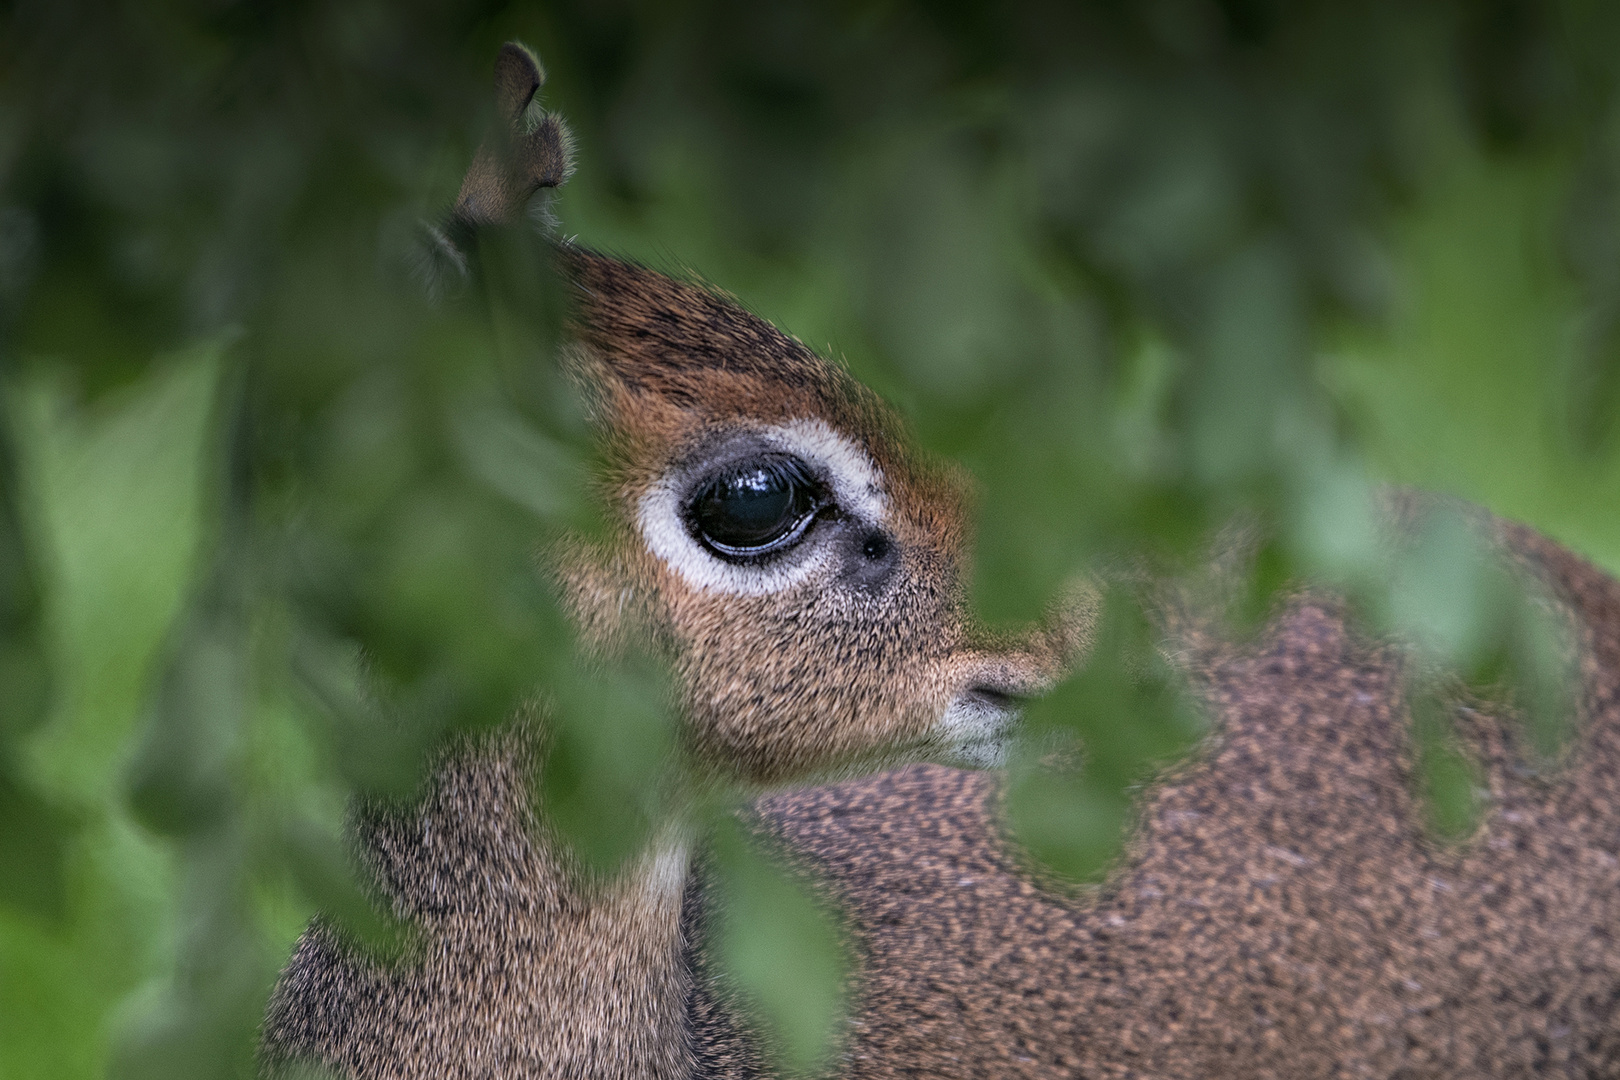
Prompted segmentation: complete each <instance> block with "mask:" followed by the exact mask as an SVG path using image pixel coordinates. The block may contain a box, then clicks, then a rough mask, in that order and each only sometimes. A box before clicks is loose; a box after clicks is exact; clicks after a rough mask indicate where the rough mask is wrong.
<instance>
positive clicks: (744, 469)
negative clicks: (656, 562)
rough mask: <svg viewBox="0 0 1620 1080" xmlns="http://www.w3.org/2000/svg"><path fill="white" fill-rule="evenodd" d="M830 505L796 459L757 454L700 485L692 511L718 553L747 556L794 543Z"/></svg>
mask: <svg viewBox="0 0 1620 1080" xmlns="http://www.w3.org/2000/svg"><path fill="white" fill-rule="evenodd" d="M826 505H827V500H826V498H825V496H824V495H823V493H822V488H821V485H820V484H818V483H817V482H816V481H815V479H814V478H812V477H811V476H810V474H809V473H808V472H807V471H806V470H805V467H804V464H803V463H802V462H800V461H799V460H798V459H797V458H791V457H784V456H772V457H763V458H753V459H751V460H749V461H746V462H743V463H742V464H740V465H737V466H735V467H733V468H730V469H727V470H726V471H725V472H723V473H721V474H720V475H718V476H716V477H715V478H714V479H712V480H710V481H709V482H708V483H707V484H705V485H703V486H702V487H701V488H699V489H698V493H697V496H696V497H695V498H694V499H693V500H692V502H691V504H690V508H689V509H688V511H687V516H688V520H689V521H690V522H691V526H692V532H693V534H694V535H695V536H696V537H697V538H698V539H699V540H700V541H702V542H703V544H704V545H705V546H707V547H708V548H709V549H710V550H711V551H713V552H714V553H715V554H717V555H723V556H725V557H727V558H732V559H748V558H753V557H754V556H758V555H765V554H769V553H770V552H773V551H780V550H782V549H783V548H786V547H790V546H791V545H792V544H794V543H795V542H796V541H797V540H798V539H799V538H800V537H801V536H803V535H804V533H805V530H807V529H809V528H810V525H811V523H812V522H814V521H815V518H816V515H817V514H818V513H820V512H821V510H822V509H824V508H825V507H826Z"/></svg>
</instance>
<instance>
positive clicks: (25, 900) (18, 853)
mask: <svg viewBox="0 0 1620 1080" xmlns="http://www.w3.org/2000/svg"><path fill="white" fill-rule="evenodd" d="M73 825H74V822H73V821H72V819H71V818H70V817H69V816H68V815H67V814H65V813H63V812H62V811H61V810H59V809H57V808H56V807H54V806H52V805H51V804H50V803H48V802H46V801H45V800H44V799H43V798H41V797H40V796H39V795H38V794H37V793H35V792H32V791H30V790H28V789H27V788H26V787H23V786H22V785H21V784H20V783H18V782H17V780H16V779H14V778H13V777H11V776H9V775H7V774H6V772H5V771H3V770H0V866H4V867H5V868H6V872H5V873H4V874H3V875H0V905H5V906H9V907H11V908H13V909H14V910H17V911H24V912H28V913H31V914H33V915H36V916H39V917H40V918H43V919H45V920H47V921H50V922H53V923H60V921H61V920H62V919H64V918H65V917H66V915H67V866H66V863H67V858H68V852H69V845H70V844H71V842H72V841H73V840H74V838H75V837H74V830H73Z"/></svg>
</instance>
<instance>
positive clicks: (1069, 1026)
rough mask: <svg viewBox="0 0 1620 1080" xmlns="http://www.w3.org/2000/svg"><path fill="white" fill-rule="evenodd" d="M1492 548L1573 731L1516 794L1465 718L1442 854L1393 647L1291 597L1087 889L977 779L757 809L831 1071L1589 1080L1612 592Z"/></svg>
mask: <svg viewBox="0 0 1620 1080" xmlns="http://www.w3.org/2000/svg"><path fill="white" fill-rule="evenodd" d="M1505 532H1506V535H1507V536H1508V537H1509V538H1510V539H1511V541H1512V542H1513V544H1514V546H1515V547H1517V548H1518V549H1519V550H1521V551H1522V552H1524V553H1526V554H1528V555H1530V556H1532V557H1533V558H1534V559H1535V560H1536V561H1537V563H1538V565H1539V566H1541V567H1542V568H1543V569H1544V570H1545V572H1546V574H1547V575H1548V577H1549V579H1550V583H1551V584H1552V585H1553V586H1554V588H1555V589H1556V591H1557V593H1558V594H1559V595H1560V597H1561V598H1562V599H1563V600H1564V601H1565V602H1566V603H1567V604H1568V606H1569V607H1570V609H1571V610H1572V612H1573V613H1574V614H1575V616H1576V617H1577V620H1578V626H1579V636H1580V639H1581V659H1580V672H1581V681H1582V687H1581V700H1582V704H1581V714H1582V715H1581V720H1582V726H1581V731H1580V734H1579V736H1578V739H1577V742H1576V744H1575V746H1574V748H1573V751H1572V754H1571V763H1570V765H1569V767H1568V769H1567V770H1566V771H1564V772H1562V773H1561V774H1559V775H1557V776H1555V777H1551V778H1541V777H1537V776H1535V775H1533V774H1532V773H1531V772H1530V771H1529V770H1528V769H1527V768H1525V762H1524V761H1522V760H1521V759H1520V757H1519V756H1518V754H1517V753H1516V751H1515V750H1514V739H1513V735H1512V728H1511V727H1510V726H1507V725H1504V724H1503V723H1502V722H1501V720H1500V719H1499V718H1498V717H1497V716H1494V715H1490V714H1487V713H1486V712H1482V711H1476V710H1473V709H1467V710H1464V712H1463V714H1462V715H1463V716H1464V717H1465V718H1466V720H1467V721H1468V726H1469V728H1470V730H1471V733H1472V736H1473V739H1474V745H1475V748H1476V751H1477V753H1478V754H1479V755H1480V758H1481V760H1482V762H1483V763H1484V765H1485V768H1486V771H1487V775H1488V777H1489V788H1490V794H1491V804H1490V811H1489V813H1488V815H1487V817H1486V819H1485V820H1484V822H1483V824H1482V825H1481V827H1480V830H1479V832H1478V834H1477V835H1475V836H1474V837H1472V838H1471V839H1470V840H1469V841H1468V842H1467V843H1466V844H1464V845H1462V846H1461V847H1460V848H1458V849H1450V848H1441V847H1437V846H1436V845H1435V844H1434V843H1433V842H1432V841H1431V839H1430V838H1429V837H1428V836H1426V834H1425V831H1424V828H1423V825H1422V820H1421V816H1420V814H1419V812H1418V807H1416V806H1415V805H1414V799H1413V796H1412V793H1411V792H1412V777H1411V769H1412V764H1411V763H1412V753H1411V746H1410V725H1409V717H1408V715H1407V711H1406V705H1405V702H1404V700H1403V696H1402V661H1401V658H1400V656H1399V654H1398V653H1396V652H1395V651H1393V650H1391V649H1389V648H1387V647H1381V646H1378V645H1376V644H1371V643H1365V642H1357V641H1356V640H1355V639H1354V638H1353V637H1352V636H1351V635H1350V634H1349V633H1348V632H1347V630H1346V627H1345V623H1344V616H1343V613H1342V612H1341V611H1339V610H1338V609H1337V608H1336V606H1335V605H1333V604H1332V603H1330V602H1326V601H1324V600H1322V599H1320V598H1310V597H1307V598H1303V599H1300V600H1298V601H1296V602H1294V603H1293V604H1291V605H1290V606H1289V607H1288V609H1287V610H1285V611H1284V612H1283V613H1282V614H1281V615H1279V616H1278V617H1277V618H1276V619H1275V620H1274V621H1273V622H1272V624H1271V626H1270V628H1269V630H1268V632H1267V634H1266V635H1265V636H1264V637H1263V639H1262V640H1261V641H1260V642H1259V643H1258V644H1257V645H1256V646H1254V647H1252V648H1235V647H1221V648H1219V649H1217V650H1215V651H1213V652H1212V653H1211V654H1209V655H1208V656H1206V657H1205V658H1204V659H1203V660H1202V661H1201V662H1200V663H1199V664H1198V667H1197V670H1196V671H1195V672H1194V673H1193V674H1194V675H1195V676H1196V678H1197V679H1198V681H1199V683H1200V684H1201V686H1202V688H1203V693H1204V695H1205V697H1206V699H1207V700H1208V702H1209V704H1210V707H1211V709H1212V711H1213V712H1214V714H1215V718H1216V721H1217V725H1218V727H1217V729H1216V734H1215V736H1214V737H1213V738H1212V740H1211V742H1210V744H1209V747H1208V749H1207V752H1206V753H1205V754H1204V755H1203V757H1202V759H1201V760H1200V761H1198V762H1197V763H1196V764H1194V765H1192V766H1190V767H1188V768H1186V769H1184V770H1181V771H1180V772H1178V773H1177V774H1176V775H1175V776H1174V777H1173V778H1172V779H1170V780H1168V781H1166V782H1164V783H1161V784H1160V785H1158V786H1156V787H1155V788H1154V789H1152V790H1151V791H1150V792H1149V793H1147V794H1146V795H1144V796H1143V799H1142V818H1141V824H1140V827H1139V829H1138V831H1137V832H1136V835H1135V837H1134V839H1133V842H1132V843H1131V845H1130V849H1129V855H1128V857H1127V859H1126V861H1125V863H1124V864H1123V865H1122V866H1121V868H1120V869H1119V870H1117V871H1116V872H1115V873H1114V874H1113V875H1112V876H1111V877H1110V878H1109V880H1108V882H1107V884H1106V885H1105V886H1104V887H1103V888H1102V889H1101V890H1100V891H1099V892H1098V893H1097V894H1096V895H1095V896H1094V897H1092V898H1089V899H1084V900H1078V901H1077V900H1066V899H1064V898H1063V897H1061V896H1059V895H1056V894H1052V893H1050V892H1043V891H1042V890H1041V889H1040V888H1038V887H1037V886H1036V885H1034V884H1033V883H1032V882H1031V880H1030V879H1029V877H1028V875H1027V874H1026V873H1023V872H1021V870H1020V866H1019V860H1018V858H1017V856H1016V854H1015V853H1014V852H1013V851H1011V850H1010V849H1009V847H1008V845H1007V843H1006V841H1005V839H1004V837H1003V832H1002V830H1001V828H1000V822H999V809H998V799H999V795H998V792H999V786H1000V781H999V779H998V777H997V775H996V774H993V773H970V772H962V771H958V770H950V769H942V768H939V767H936V766H915V767H911V768H908V769H903V770H901V771H898V772H892V773H886V774H883V775H879V776H874V777H871V778H868V779H864V780H859V781H854V782H851V783H847V784H841V785H836V786H833V787H826V788H813V789H807V790H803V791H798V792H792V793H788V794H784V795H779V796H775V797H772V798H767V799H766V800H764V801H763V802H762V803H761V804H760V808H759V809H760V812H761V814H762V815H763V819H764V821H765V822H766V823H767V824H768V826H769V828H770V829H771V830H772V831H774V832H775V833H776V835H778V836H779V837H780V838H781V839H782V840H783V841H784V842H785V843H786V844H787V845H788V847H789V848H790V850H791V851H793V852H794V853H795V854H796V856H797V857H799V858H808V859H810V860H812V861H813V862H814V863H815V864H816V865H817V866H818V867H819V868H820V872H821V874H822V875H823V878H824V880H825V881H826V882H827V883H828V886H829V888H830V889H831V890H832V891H833V893H834V894H835V895H836V896H837V897H838V899H839V901H840V902H841V903H842V905H843V906H844V908H845V910H846V911H847V912H848V914H849V915H850V917H851V919H852V921H853V925H854V932H855V934H856V936H857V938H858V940H859V942H860V945H861V955H862V957H863V963H862V968H861V977H860V982H861V987H862V994H861V1002H860V1004H859V1005H858V1006H857V1008H856V1012H855V1015H854V1018H853V1020H852V1025H851V1029H850V1033H849V1044H848V1046H847V1047H846V1048H844V1051H843V1055H842V1062H843V1068H842V1069H841V1070H840V1072H841V1074H842V1075H847V1076H852V1077H891V1076H893V1077H897V1076H915V1075H929V1076H960V1077H978V1076H1025V1077H1059V1076H1128V1075H1141V1076H1156V1077H1289V1078H1299V1077H1318V1076H1320V1077H1329V1076H1377V1077H1417V1076H1424V1077H1474V1076H1485V1075H1488V1076H1547V1075H1560V1076H1609V1075H1614V1073H1615V1071H1616V1070H1617V1069H1620V1028H1617V1026H1616V1019H1617V1016H1616V1009H1617V1005H1620V942H1617V941H1616V940H1615V931H1616V930H1617V929H1620V857H1617V856H1620V701H1617V695H1620V585H1617V584H1616V582H1615V581H1614V580H1613V579H1611V578H1609V577H1608V576H1606V575H1604V574H1602V573H1601V572H1599V571H1597V570H1595V569H1594V568H1592V567H1591V566H1589V565H1587V564H1586V563H1584V562H1582V561H1581V560H1579V559H1577V558H1575V557H1574V556H1571V555H1570V554H1569V553H1568V552H1565V551H1564V550H1562V549H1561V548H1559V547H1557V546H1556V545H1554V544H1552V543H1550V542H1549V541H1547V540H1545V539H1543V538H1541V537H1538V536H1536V535H1535V534H1534V533H1532V532H1530V531H1529V530H1527V529H1524V528H1522V527H1517V526H1508V527H1506V528H1505Z"/></svg>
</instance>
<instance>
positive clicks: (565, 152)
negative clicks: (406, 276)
mask: <svg viewBox="0 0 1620 1080" xmlns="http://www.w3.org/2000/svg"><path fill="white" fill-rule="evenodd" d="M545 82H546V72H545V69H544V68H542V67H541V66H540V61H539V60H538V59H536V58H535V55H534V53H532V52H530V51H529V49H528V48H527V47H526V46H524V45H522V44H520V43H518V42H516V41H508V42H507V43H506V44H505V45H502V46H501V50H500V52H499V53H498V54H497V55H496V57H495V109H496V113H497V116H498V119H499V125H498V127H497V129H496V130H495V131H494V132H492V133H491V134H490V136H489V137H488V138H486V139H485V140H484V141H483V143H482V144H480V146H479V147H478V153H477V154H476V155H474V157H473V162H472V165H471V167H470V168H468V170H467V173H466V175H465V176H464V177H463V178H462V181H461V190H460V191H459V192H458V193H457V195H456V203H455V206H454V208H453V209H452V210H451V211H450V213H449V214H448V215H447V217H446V218H445V219H443V220H442V221H441V222H440V223H438V224H426V225H425V226H424V231H425V233H426V236H425V237H424V241H423V242H422V243H421V244H420V245H419V246H418V248H417V250H416V251H415V252H414V253H413V261H414V263H415V265H414V267H413V269H414V270H415V272H416V275H417V277H418V278H419V279H420V280H421V282H422V285H423V287H424V288H425V289H426V290H427V292H428V294H429V296H431V297H433V298H435V299H437V298H438V297H440V296H442V295H443V294H444V293H446V292H448V291H451V290H453V289H454V288H456V287H458V286H459V285H460V284H461V283H462V282H464V281H465V280H466V278H467V276H468V270H469V264H468V258H469V256H470V255H471V254H472V247H473V244H472V241H473V238H474V236H475V235H476V233H477V231H478V230H479V228H481V227H483V226H486V225H509V224H513V223H515V222H516V221H518V220H519V219H520V218H521V217H522V216H523V214H524V212H525V210H527V209H528V205H529V200H530V199H532V198H533V197H534V195H535V193H536V192H539V191H541V190H543V189H546V188H557V187H561V186H562V185H563V184H565V183H567V181H568V178H569V177H570V176H572V175H573V173H574V137H573V135H572V134H570V133H569V131H568V125H566V124H564V123H563V122H562V119H561V118H560V117H558V116H557V115H556V114H555V113H549V112H545V111H544V110H540V109H536V108H534V107H533V105H534V101H535V95H536V94H538V93H539V92H540V88H541V87H542V86H544V85H545Z"/></svg>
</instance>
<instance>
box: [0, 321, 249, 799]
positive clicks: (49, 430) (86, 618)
mask: <svg viewBox="0 0 1620 1080" xmlns="http://www.w3.org/2000/svg"><path fill="white" fill-rule="evenodd" d="M221 347H222V346H221V343H220V342H209V343H207V344H204V345H199V346H198V347H196V348H195V349H193V350H191V351H190V352H188V353H186V354H184V355H181V356H178V357H176V358H174V359H173V360H171V361H170V363H169V364H168V365H167V366H165V367H164V368H161V369H159V370H158V371H157V372H155V373H154V374H153V375H152V376H151V377H150V378H149V379H148V380H147V381H144V382H143V383H141V384H139V385H138V386H137V387H134V388H132V392H130V393H129V394H128V395H126V397H125V398H124V400H122V401H120V402H118V403H116V404H108V405H104V406H102V407H101V408H99V409H97V410H96V411H95V413H93V414H92V415H90V416H86V417H77V416H75V415H74V413H73V411H72V409H71V406H70V405H69V404H68V400H67V397H66V390H65V388H64V387H63V386H62V385H61V384H60V383H57V384H54V385H53V384H50V383H45V382H36V383H34V384H32V385H31V386H29V387H27V388H26V389H25V390H24V391H23V392H22V393H21V394H20V395H19V396H18V397H17V398H16V399H14V402H13V415H14V416H15V417H16V419H17V432H18V438H19V449H20V453H19V458H20V465H21V476H22V481H23V490H24V492H25V493H26V495H27V497H28V498H27V502H25V504H24V506H25V512H26V519H25V520H27V521H28V523H29V525H30V526H31V529H30V531H31V533H32V535H33V537H35V538H36V540H37V545H36V546H37V550H38V551H39V552H40V555H41V558H40V563H41V566H42V568H43V571H44V575H45V579H46V582H47V592H46V608H45V610H46V620H47V626H48V636H47V641H48V643H49V644H48V648H49V650H50V652H51V655H52V662H53V665H54V666H55V667H56V669H57V670H59V671H60V672H61V673H62V679H63V684H62V693H61V694H60V696H59V698H58V701H57V702H56V708H55V711H54V713H53V715H52V718H51V719H50V721H49V722H48V723H47V725H46V726H45V727H44V728H42V729H41V730H40V731H39V732H38V733H37V734H36V736H35V738H34V745H33V751H32V753H31V755H30V760H31V764H32V765H33V767H34V768H36V769H38V770H39V775H40V776H41V777H42V778H48V780H47V781H46V782H47V783H48V784H49V785H50V787H51V788H52V789H53V790H58V791H61V792H62V793H63V794H69V793H70V794H71V797H72V798H74V799H75V800H84V801H95V800H98V799H101V798H104V797H105V794H106V793H107V792H108V791H110V790H113V787H114V785H113V774H114V770H115V769H116V768H117V767H118V765H119V761H118V758H119V755H120V747H121V743H120V740H121V739H123V738H124V737H126V736H127V735H128V733H129V732H130V731H131V730H132V728H133V725H134V723H135V719H136V716H137V715H138V713H139V710H140V707H141V705H142V703H143V701H142V699H143V698H144V696H145V690H146V678H147V674H148V671H149V669H150V665H151V664H152V662H153V660H154V658H155V656H156V654H157V650H158V649H159V648H160V646H161V644H162V641H163V637H164V635H165V634H166V633H167V632H168V630H169V627H170V624H171V623H172V621H173V620H174V618H175V616H176V615H177V614H178V612H179V610H180V605H181V603H182V600H183V597H184V593H185V590H186V588H187V586H188V584H189V579H190V575H191V573H192V571H193V570H194V569H195V567H196V559H197V554H198V545H199V544H200V543H201V541H202V538H203V524H202V513H203V510H202V503H203V498H204V488H205V485H204V472H203V469H204V461H205V456H204V453H205V445H206V439H205V436H206V433H207V430H208V424H209V420H210V417H211V416H212V413H213V407H214V397H215V388H216V386H217V383H218V375H219V352H220V349H221Z"/></svg>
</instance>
